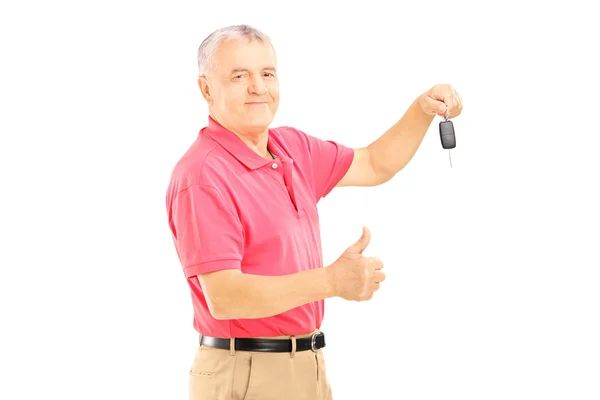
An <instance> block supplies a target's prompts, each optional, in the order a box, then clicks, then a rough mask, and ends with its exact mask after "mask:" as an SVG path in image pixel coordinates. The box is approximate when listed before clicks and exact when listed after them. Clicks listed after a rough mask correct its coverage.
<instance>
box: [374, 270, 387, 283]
mask: <svg viewBox="0 0 600 400" xmlns="http://www.w3.org/2000/svg"><path fill="white" fill-rule="evenodd" d="M373 280H374V281H375V282H377V283H380V282H383V281H385V274H384V273H383V272H381V271H376V272H375V273H374V274H373Z"/></svg>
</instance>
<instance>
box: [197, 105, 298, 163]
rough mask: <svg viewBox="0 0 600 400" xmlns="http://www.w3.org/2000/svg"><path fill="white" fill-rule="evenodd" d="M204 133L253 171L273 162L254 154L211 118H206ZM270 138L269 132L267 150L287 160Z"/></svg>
mask: <svg viewBox="0 0 600 400" xmlns="http://www.w3.org/2000/svg"><path fill="white" fill-rule="evenodd" d="M204 133H206V134H207V135H208V136H210V137H211V138H212V139H213V140H214V141H216V142H217V143H219V144H220V145H221V146H222V147H223V148H224V149H225V150H227V151H228V152H229V153H230V154H231V155H232V156H234V157H235V158H236V159H238V160H239V161H240V162H241V163H242V164H244V165H245V166H246V167H247V168H249V169H252V170H254V169H257V168H261V167H264V166H265V165H267V164H270V163H272V162H273V161H272V160H267V159H266V158H263V157H261V156H259V155H258V154H256V153H255V152H254V151H252V150H251V149H250V148H249V147H248V146H247V145H246V143H244V142H243V141H242V139H240V138H239V137H238V136H237V135H236V134H235V133H233V132H231V131H230V130H228V129H226V128H225V127H223V126H222V125H221V124H219V123H218V122H217V121H216V120H214V119H213V118H212V117H211V116H209V117H208V126H207V127H206V128H205V129H204ZM272 136H273V135H272V134H271V131H270V130H269V139H268V143H267V146H268V147H269V149H270V150H271V151H272V152H274V153H275V155H276V156H277V157H278V158H287V157H284V156H283V155H281V150H280V148H279V146H277V145H276V144H275V143H274V141H273V137H272Z"/></svg>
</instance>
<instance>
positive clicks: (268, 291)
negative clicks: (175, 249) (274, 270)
mask: <svg viewBox="0 0 600 400" xmlns="http://www.w3.org/2000/svg"><path fill="white" fill-rule="evenodd" d="M331 272H332V270H331V267H325V268H318V269H313V270H308V271H302V272H298V273H295V274H291V275H283V276H262V275H251V274H244V273H242V272H241V271H240V270H238V269H226V270H220V271H215V272H209V273H206V274H201V275H198V279H199V281H200V284H201V285H202V288H203V290H204V294H205V298H206V302H207V304H208V308H209V310H210V312H211V314H212V315H213V317H215V318H216V319H246V318H265V317H270V316H274V315H277V314H281V313H283V312H285V311H288V310H291V309H292V308H295V307H299V306H301V305H303V304H306V303H310V302H313V301H318V300H323V299H326V298H329V297H333V296H334V295H335V291H334V290H335V288H334V285H333V281H332V278H333V277H332V276H331Z"/></svg>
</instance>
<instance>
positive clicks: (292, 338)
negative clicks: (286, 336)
mask: <svg viewBox="0 0 600 400" xmlns="http://www.w3.org/2000/svg"><path fill="white" fill-rule="evenodd" d="M290 340H291V341H292V352H291V353H290V358H294V356H295V355H296V336H290Z"/></svg>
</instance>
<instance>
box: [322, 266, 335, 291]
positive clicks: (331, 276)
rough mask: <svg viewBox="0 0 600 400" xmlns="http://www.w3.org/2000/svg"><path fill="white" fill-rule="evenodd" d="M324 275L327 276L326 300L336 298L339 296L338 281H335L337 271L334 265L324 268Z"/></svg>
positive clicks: (325, 282) (325, 284)
mask: <svg viewBox="0 0 600 400" xmlns="http://www.w3.org/2000/svg"><path fill="white" fill-rule="evenodd" d="M323 273H324V276H325V279H324V290H325V298H326V299H327V298H330V297H336V296H337V288H336V284H335V282H336V280H335V270H334V266H333V264H331V265H328V266H326V267H323Z"/></svg>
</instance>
